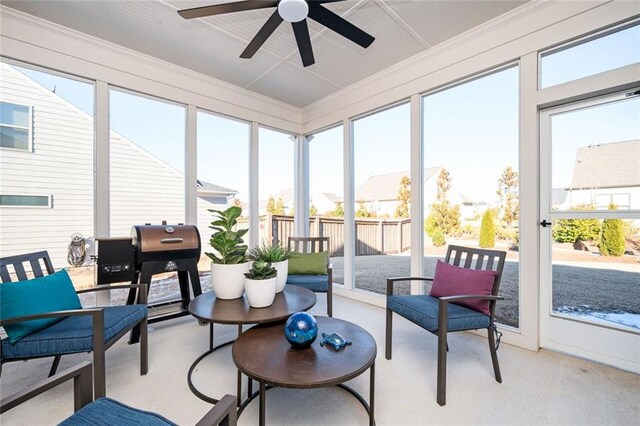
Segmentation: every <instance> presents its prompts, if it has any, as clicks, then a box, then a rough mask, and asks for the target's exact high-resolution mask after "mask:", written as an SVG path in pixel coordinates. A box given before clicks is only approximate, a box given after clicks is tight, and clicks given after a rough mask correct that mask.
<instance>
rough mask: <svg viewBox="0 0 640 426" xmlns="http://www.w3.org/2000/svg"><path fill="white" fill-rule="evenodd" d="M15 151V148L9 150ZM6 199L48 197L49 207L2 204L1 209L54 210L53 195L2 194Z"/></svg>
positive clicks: (0, 204)
mask: <svg viewBox="0 0 640 426" xmlns="http://www.w3.org/2000/svg"><path fill="white" fill-rule="evenodd" d="M8 149H14V148H8ZM0 195H1V196H4V197H46V198H47V205H46V206H31V205H26V204H25V205H19V204H2V203H0V208H3V209H5V208H8V209H52V208H53V195H38V194H0Z"/></svg>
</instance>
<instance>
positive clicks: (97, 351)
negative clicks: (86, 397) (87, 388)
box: [93, 345, 107, 399]
mask: <svg viewBox="0 0 640 426" xmlns="http://www.w3.org/2000/svg"><path fill="white" fill-rule="evenodd" d="M105 369H106V368H105V357H104V345H103V346H102V347H101V348H94V349H93V392H94V395H95V399H98V398H102V397H104V396H107V383H106V378H105Z"/></svg>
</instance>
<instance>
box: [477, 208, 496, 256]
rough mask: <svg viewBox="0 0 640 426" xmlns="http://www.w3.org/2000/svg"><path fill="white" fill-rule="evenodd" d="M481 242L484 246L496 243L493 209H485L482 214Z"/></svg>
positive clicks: (492, 245)
mask: <svg viewBox="0 0 640 426" xmlns="http://www.w3.org/2000/svg"><path fill="white" fill-rule="evenodd" d="M479 243H480V247H482V248H491V247H494V246H495V245H496V226H495V224H494V223H493V213H492V212H491V210H487V211H485V212H484V215H483V216H482V223H481V224H480V241H479Z"/></svg>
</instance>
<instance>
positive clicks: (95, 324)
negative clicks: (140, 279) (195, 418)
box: [0, 251, 149, 398]
mask: <svg viewBox="0 0 640 426" xmlns="http://www.w3.org/2000/svg"><path fill="white" fill-rule="evenodd" d="M41 261H42V262H43V263H44V265H45V269H44V271H46V272H47V275H48V274H52V273H54V272H55V269H54V268H53V265H52V263H51V259H50V258H49V253H47V252H46V251H40V252H34V253H28V254H22V255H17V256H10V257H5V258H2V259H0V278H1V280H2V282H3V283H5V282H12V277H11V273H10V271H9V269H8V266H10V265H11V266H13V269H14V271H15V275H16V277H17V279H18V281H24V280H27V279H29V277H28V275H27V272H26V270H25V267H24V264H25V263H29V265H30V266H31V271H32V273H33V275H34V277H35V278H40V277H43V276H45V273H44V271H43V269H42V267H41V265H40V262H41ZM0 285H1V284H0ZM117 289H131V290H132V291H136V290H137V291H138V292H139V294H140V299H139V300H140V303H141V304H145V305H146V303H147V286H146V285H145V284H128V285H110V286H106V285H105V286H100V287H94V288H89V289H85V290H79V291H77V292H76V293H78V294H82V293H89V292H95V291H111V290H117ZM103 310H104V308H99V307H98V308H84V309H73V310H65V311H56V312H48V313H46V314H38V315H27V316H22V317H15V318H10V319H5V320H4V321H0V326H5V325H8V324H13V323H17V322H22V321H28V320H32V319H42V318H57V317H70V316H78V315H90V316H91V321H92V331H93V345H92V346H93V369H94V385H95V397H96V398H100V397H103V396H105V395H106V378H105V351H106V350H107V349H109V348H110V347H111V346H113V344H114V343H115V342H117V341H118V340H119V339H120V338H121V337H122V336H124V335H126V334H127V333H128V332H129V331H130V330H131V329H133V328H134V327H135V326H137V325H140V374H141V375H144V374H147V372H148V371H149V355H148V354H149V349H148V347H149V346H148V321H147V317H146V316H145V317H144V319H142V320H141V321H139V322H138V323H136V324H133V325H131V326H129V327H127V328H126V329H124V330H122V331H121V332H120V333H118V334H117V335H115V336H114V337H112V338H111V339H109V340H108V341H106V342H105V339H104V312H103ZM49 356H51V355H43V356H30V357H24V358H22V357H20V358H10V359H5V358H4V357H3V356H2V345H0V376H1V375H2V365H3V364H4V363H5V362H13V361H24V360H28V359H37V358H47V357H49ZM61 357H62V355H54V359H53V363H52V365H51V370H50V371H49V377H52V376H53V375H54V374H55V373H56V371H57V369H58V364H59V363H60V358H61Z"/></svg>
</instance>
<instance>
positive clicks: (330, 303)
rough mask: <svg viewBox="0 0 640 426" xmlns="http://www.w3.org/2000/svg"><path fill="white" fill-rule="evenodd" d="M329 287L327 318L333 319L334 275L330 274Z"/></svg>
mask: <svg viewBox="0 0 640 426" xmlns="http://www.w3.org/2000/svg"><path fill="white" fill-rule="evenodd" d="M327 278H328V280H329V286H328V287H327V316H329V317H333V274H332V272H331V270H329V272H328V277H327Z"/></svg>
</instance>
